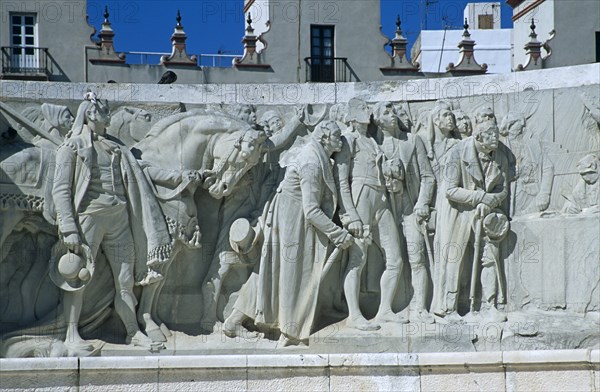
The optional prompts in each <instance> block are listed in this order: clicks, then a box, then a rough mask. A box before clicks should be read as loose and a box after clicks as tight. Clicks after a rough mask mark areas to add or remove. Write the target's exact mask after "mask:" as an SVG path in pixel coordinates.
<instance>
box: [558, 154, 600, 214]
mask: <svg viewBox="0 0 600 392" xmlns="http://www.w3.org/2000/svg"><path fill="white" fill-rule="evenodd" d="M599 170H600V158H598V155H597V154H588V155H586V156H584V157H583V158H581V160H580V161H579V162H577V171H578V172H579V175H580V176H581V179H580V180H579V181H578V182H577V185H575V188H574V189H573V193H572V194H571V195H570V196H565V198H566V199H567V201H566V203H565V206H564V207H563V211H565V212H566V213H569V214H581V213H582V212H587V213H597V212H598V211H599V206H600V185H599V181H598V179H599V178H600V174H599Z"/></svg>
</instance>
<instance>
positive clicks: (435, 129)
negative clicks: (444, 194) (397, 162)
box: [418, 101, 458, 193]
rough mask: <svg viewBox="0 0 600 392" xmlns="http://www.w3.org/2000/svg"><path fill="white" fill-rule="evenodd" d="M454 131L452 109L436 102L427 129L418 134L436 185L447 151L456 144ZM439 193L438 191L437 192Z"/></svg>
mask: <svg viewBox="0 0 600 392" xmlns="http://www.w3.org/2000/svg"><path fill="white" fill-rule="evenodd" d="M455 129H456V121H455V118H454V114H453V113H452V107H451V106H450V105H449V104H448V103H446V102H442V101H439V102H436V104H435V106H434V108H433V109H432V110H431V115H430V117H429V120H428V127H427V128H425V129H421V130H420V131H419V133H418V135H419V136H421V138H423V142H424V143H425V147H426V148H427V149H428V151H429V152H428V155H429V156H430V159H431V167H432V169H433V174H434V175H435V179H436V181H437V183H438V184H440V183H441V176H442V173H443V172H444V164H445V162H446V159H447V157H448V151H450V149H451V148H452V147H453V146H454V145H455V144H456V143H458V140H457V139H456V138H455V137H454V135H453V132H454V130H455ZM438 193H439V191H438Z"/></svg>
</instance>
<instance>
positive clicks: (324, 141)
mask: <svg viewBox="0 0 600 392" xmlns="http://www.w3.org/2000/svg"><path fill="white" fill-rule="evenodd" d="M312 137H313V138H314V139H315V140H316V141H317V142H319V143H320V144H321V145H322V146H323V148H324V149H325V152H326V153H327V155H331V154H333V153H334V152H338V151H341V150H342V131H341V130H340V127H339V126H338V125H337V123H336V122H335V121H331V120H325V121H322V122H320V123H319V124H318V125H317V126H316V128H315V130H314V131H313V133H312Z"/></svg>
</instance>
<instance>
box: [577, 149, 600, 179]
mask: <svg viewBox="0 0 600 392" xmlns="http://www.w3.org/2000/svg"><path fill="white" fill-rule="evenodd" d="M598 169H600V157H598V155H596V154H588V155H586V156H584V157H583V158H581V160H579V162H577V171H578V172H579V175H580V176H581V178H583V181H585V182H586V183H588V184H590V185H593V184H595V183H596V182H598V178H599V177H600V175H599V174H598Z"/></svg>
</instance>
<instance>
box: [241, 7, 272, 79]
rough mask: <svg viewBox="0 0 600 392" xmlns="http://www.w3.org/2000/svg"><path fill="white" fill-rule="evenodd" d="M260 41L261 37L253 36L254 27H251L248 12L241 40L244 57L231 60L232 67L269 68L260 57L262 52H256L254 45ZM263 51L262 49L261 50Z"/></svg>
mask: <svg viewBox="0 0 600 392" xmlns="http://www.w3.org/2000/svg"><path fill="white" fill-rule="evenodd" d="M258 41H261V42H263V41H262V40H261V37H257V36H256V34H254V27H252V15H251V14H250V12H248V18H247V19H246V34H245V35H244V37H243V38H242V43H243V44H244V55H243V56H242V57H241V58H235V59H233V66H234V67H238V68H243V67H255V68H270V67H271V66H270V65H269V64H265V63H264V60H263V58H262V56H261V53H262V51H260V52H258V51H257V50H256V43H257V42H258ZM263 51H264V49H263Z"/></svg>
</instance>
